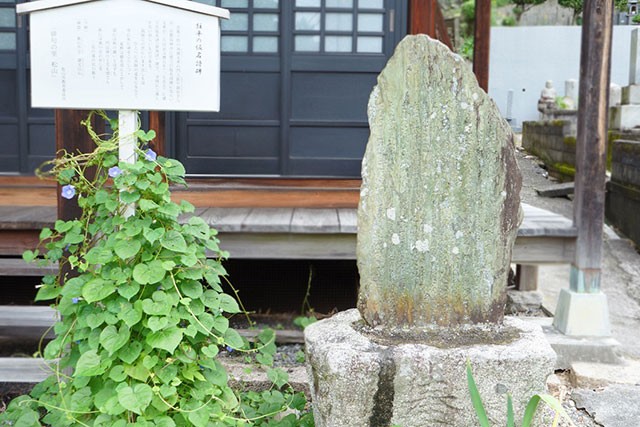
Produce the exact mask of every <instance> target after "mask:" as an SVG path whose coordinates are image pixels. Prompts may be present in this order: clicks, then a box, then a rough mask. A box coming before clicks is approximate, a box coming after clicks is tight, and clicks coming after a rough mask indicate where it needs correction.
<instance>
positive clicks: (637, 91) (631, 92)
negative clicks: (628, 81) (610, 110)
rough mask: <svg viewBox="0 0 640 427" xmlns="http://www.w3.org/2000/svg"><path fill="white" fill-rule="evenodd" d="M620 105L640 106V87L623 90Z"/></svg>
mask: <svg viewBox="0 0 640 427" xmlns="http://www.w3.org/2000/svg"><path fill="white" fill-rule="evenodd" d="M620 101H621V102H620V104H623V105H632V104H640V85H629V86H625V87H623V88H622V94H621V97H620Z"/></svg>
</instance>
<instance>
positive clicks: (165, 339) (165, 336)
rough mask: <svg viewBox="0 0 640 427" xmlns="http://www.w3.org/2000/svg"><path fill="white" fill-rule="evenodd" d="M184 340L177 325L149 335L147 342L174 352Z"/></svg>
mask: <svg viewBox="0 0 640 427" xmlns="http://www.w3.org/2000/svg"><path fill="white" fill-rule="evenodd" d="M180 341H182V331H181V330H180V329H178V328H176V327H175V326H172V327H171V328H167V329H163V330H162V331H158V332H154V333H152V334H150V335H147V344H149V345H150V346H151V347H153V348H161V349H163V350H167V351H168V352H169V353H171V354H173V352H174V351H175V350H176V347H178V345H179V344H180Z"/></svg>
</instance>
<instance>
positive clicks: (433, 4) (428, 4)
mask: <svg viewBox="0 0 640 427" xmlns="http://www.w3.org/2000/svg"><path fill="white" fill-rule="evenodd" d="M409 34H426V35H428V36H429V37H431V38H433V39H436V40H440V41H441V42H442V43H444V44H446V45H447V46H449V49H453V45H452V44H451V38H450V37H449V33H447V26H446V24H445V22H444V17H443V16H442V11H441V10H440V4H439V3H438V1H437V0H410V2H409Z"/></svg>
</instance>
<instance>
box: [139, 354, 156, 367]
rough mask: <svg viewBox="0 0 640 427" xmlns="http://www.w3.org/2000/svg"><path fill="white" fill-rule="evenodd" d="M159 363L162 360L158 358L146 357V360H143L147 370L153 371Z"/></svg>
mask: <svg viewBox="0 0 640 427" xmlns="http://www.w3.org/2000/svg"><path fill="white" fill-rule="evenodd" d="M159 361H160V359H158V356H145V358H144V359H142V364H143V365H144V367H145V368H147V369H151V368H153V367H154V366H156V365H157V364H158V362H159Z"/></svg>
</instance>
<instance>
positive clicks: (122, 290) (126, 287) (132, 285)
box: [118, 281, 140, 300]
mask: <svg viewBox="0 0 640 427" xmlns="http://www.w3.org/2000/svg"><path fill="white" fill-rule="evenodd" d="M139 290H140V283H138V282H137V281H136V282H133V281H131V282H127V283H123V284H122V285H120V286H118V293H119V294H120V295H122V296H123V297H124V298H126V299H127V300H130V299H131V297H132V296H134V295H135V294H137V293H138V291H139Z"/></svg>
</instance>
